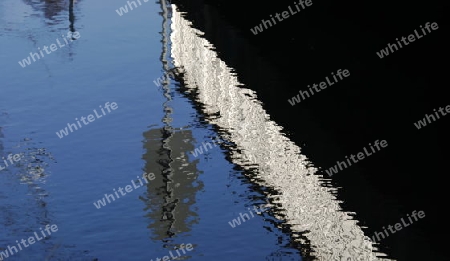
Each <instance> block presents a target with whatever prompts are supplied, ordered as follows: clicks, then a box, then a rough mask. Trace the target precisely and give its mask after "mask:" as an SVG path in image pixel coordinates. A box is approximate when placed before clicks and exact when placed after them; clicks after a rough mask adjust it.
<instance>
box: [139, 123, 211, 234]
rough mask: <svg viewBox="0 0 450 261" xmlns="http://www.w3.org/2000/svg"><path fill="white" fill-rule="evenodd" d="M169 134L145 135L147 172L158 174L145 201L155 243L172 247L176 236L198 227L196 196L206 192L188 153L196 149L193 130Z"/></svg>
mask: <svg viewBox="0 0 450 261" xmlns="http://www.w3.org/2000/svg"><path fill="white" fill-rule="evenodd" d="M167 134H169V133H168V132H167V130H165V129H164V128H160V129H151V130H149V131H146V132H145V133H144V137H145V140H144V148H145V150H146V153H145V154H144V155H143V158H144V160H145V162H146V164H145V168H144V171H145V172H146V173H150V172H151V173H155V176H156V178H155V180H153V181H152V182H150V183H149V184H147V193H146V194H145V198H141V199H142V200H143V201H144V202H145V204H146V210H148V212H147V214H146V215H147V216H148V217H149V218H150V220H151V221H152V223H151V224H149V226H148V227H149V228H150V229H151V230H152V235H153V236H152V239H153V240H162V241H163V242H165V243H169V242H170V241H171V240H170V238H172V237H175V236H176V235H177V234H180V233H185V232H189V231H190V230H191V227H192V225H193V224H196V223H198V215H197V213H196V212H195V211H194V210H193V207H192V206H193V204H194V203H195V198H196V193H197V192H198V191H200V190H202V189H203V183H202V182H200V181H198V175H199V171H198V170H197V167H196V162H189V161H188V154H187V153H188V152H189V151H191V150H193V149H194V146H193V144H192V140H193V137H192V133H191V131H190V130H177V131H174V132H172V133H170V134H169V135H167Z"/></svg>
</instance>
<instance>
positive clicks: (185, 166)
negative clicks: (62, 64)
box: [141, 1, 204, 248]
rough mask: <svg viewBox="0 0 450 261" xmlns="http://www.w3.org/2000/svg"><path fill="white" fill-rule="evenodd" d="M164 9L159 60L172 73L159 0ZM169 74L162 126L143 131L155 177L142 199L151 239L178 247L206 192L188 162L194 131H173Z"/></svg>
mask: <svg viewBox="0 0 450 261" xmlns="http://www.w3.org/2000/svg"><path fill="white" fill-rule="evenodd" d="M159 4H160V5H161V10H162V17H163V22H162V32H161V34H162V43H163V44H162V52H161V56H160V61H161V63H162V67H163V71H164V72H169V71H170V65H169V60H168V55H169V54H168V45H169V29H170V27H169V22H170V17H169V16H170V10H169V9H168V3H167V2H166V1H160V2H159ZM164 75H166V78H165V80H164V81H163V82H162V90H163V95H164V97H165V98H166V100H165V101H164V103H163V104H162V107H163V111H164V117H163V119H162V122H163V127H162V128H154V129H150V130H148V131H146V132H144V134H143V136H144V141H143V143H144V144H143V146H144V148H145V151H146V152H145V154H144V155H143V159H144V160H145V162H146V163H145V167H144V172H146V173H154V174H155V176H156V178H155V179H154V180H153V181H152V182H150V183H149V184H147V191H146V193H145V196H143V197H141V200H143V201H144V202H145V205H146V208H145V210H146V211H147V214H146V216H147V217H149V219H150V220H151V223H150V224H149V225H148V228H150V229H151V231H152V240H159V241H162V242H164V246H165V247H167V248H170V247H173V246H175V248H176V247H177V246H176V244H175V242H174V241H175V240H174V238H175V237H176V236H177V235H179V234H182V233H186V232H189V231H191V229H192V226H193V225H194V224H197V223H198V220H199V217H198V214H197V213H196V212H195V211H194V210H193V204H194V203H195V198H196V194H197V192H198V191H200V190H202V189H203V186H204V185H203V183H202V182H201V181H198V175H199V170H198V169H197V166H196V162H189V160H188V152H190V151H192V150H193V149H194V145H193V144H192V141H193V135H192V131H191V130H183V129H176V128H173V127H172V125H171V123H172V118H171V114H172V113H173V108H172V106H171V101H172V94H171V92H172V89H171V87H170V82H169V78H167V77H168V76H167V75H168V74H167V73H165V74H164Z"/></svg>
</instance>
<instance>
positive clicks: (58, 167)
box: [0, 0, 301, 260]
mask: <svg viewBox="0 0 450 261" xmlns="http://www.w3.org/2000/svg"><path fill="white" fill-rule="evenodd" d="M125 4H126V2H125V1H119V0H114V1H109V2H108V3H107V4H105V3H100V2H95V1H94V2H93V1H75V2H73V1H71V2H69V1H57V2H50V1H13V0H6V1H2V2H1V3H0V49H1V52H0V60H1V68H2V69H1V74H0V75H1V76H0V77H1V83H2V86H1V96H0V135H1V136H0V153H1V156H2V157H7V155H8V154H10V153H13V154H14V153H20V154H22V155H23V157H24V158H23V160H21V161H19V162H16V163H15V164H14V165H10V166H9V167H7V168H6V169H5V170H2V171H1V172H0V174H1V175H0V201H1V203H0V207H1V211H0V222H1V228H2V229H1V230H0V251H5V250H6V251H7V248H8V246H13V245H15V246H17V244H16V243H15V242H16V240H19V241H20V240H21V239H22V238H24V239H26V238H28V237H30V236H33V233H34V232H36V231H37V232H39V231H40V230H39V228H40V227H42V228H44V227H45V225H47V224H49V225H51V224H56V225H57V227H58V231H57V232H55V233H53V234H52V235H51V236H50V237H48V238H46V239H44V240H41V241H39V242H37V243H35V244H33V245H31V246H29V247H27V248H24V249H23V250H21V251H19V252H18V253H15V254H14V255H13V256H10V257H8V258H5V259H7V260H152V259H153V260H156V258H158V257H159V258H163V256H166V255H169V251H172V253H173V254H174V255H176V254H175V253H176V252H175V249H179V248H180V245H181V244H185V245H186V244H192V247H193V250H192V251H188V252H186V254H185V255H182V257H181V258H180V259H182V260H188V259H192V260H210V259H216V260H230V259H233V260H281V259H282V260H301V257H300V254H299V249H298V247H294V245H293V243H291V239H290V237H289V234H288V233H287V232H286V231H282V229H281V227H282V225H281V223H282V222H281V221H279V220H277V219H275V218H274V217H273V216H272V214H270V209H271V207H268V209H267V211H266V212H263V213H262V214H261V215H256V214H255V215H254V217H252V218H251V219H250V220H247V221H246V222H243V223H242V224H241V225H240V226H237V227H235V228H232V227H231V226H230V225H229V224H228V222H229V221H232V220H233V219H234V218H237V217H238V216H239V214H240V213H247V214H248V213H249V211H248V208H253V206H260V205H266V204H267V203H266V198H265V194H267V193H265V192H264V191H266V190H267V189H265V188H261V187H259V186H256V185H255V184H254V183H252V182H250V181H249V180H248V178H246V177H245V176H244V175H243V171H242V169H241V168H239V167H237V166H236V165H234V164H232V163H231V162H230V161H229V160H228V159H227V156H226V155H227V153H226V147H225V145H226V144H227V143H228V142H230V141H227V142H225V141H224V145H223V146H217V147H214V148H213V149H210V150H209V151H208V152H207V153H204V154H202V155H200V156H198V157H194V156H193V155H192V154H191V153H190V152H191V151H192V150H194V149H195V148H197V147H198V146H202V142H205V141H210V140H211V139H212V138H214V137H216V136H217V135H218V134H217V132H216V130H215V129H214V128H213V126H211V125H210V124H208V123H207V122H206V121H205V120H204V119H203V116H201V115H200V114H198V111H197V110H196V109H195V107H196V106H197V105H196V104H194V103H193V102H192V100H190V99H189V98H188V97H187V96H186V95H185V94H183V93H181V92H180V91H179V88H180V87H179V83H178V82H177V81H176V80H175V79H168V84H164V85H163V86H159V87H158V86H156V85H155V84H154V82H153V81H154V80H156V79H158V78H160V77H162V76H163V75H164V72H165V70H167V69H168V68H169V67H168V66H169V65H170V62H171V58H170V55H169V53H167V52H168V51H170V43H168V42H165V41H166V40H167V39H168V35H169V33H170V32H169V31H167V30H168V29H170V21H169V20H167V19H166V18H167V14H168V13H165V6H166V3H164V4H163V3H154V2H142V5H141V6H139V7H138V8H135V9H134V10H132V11H130V12H129V13H127V14H124V15H123V16H119V15H118V14H117V13H116V12H115V10H116V9H118V8H119V7H121V6H124V5H125ZM68 32H72V33H75V32H78V33H79V37H78V39H76V40H74V41H72V42H71V43H70V44H69V45H66V46H64V47H59V48H58V49H57V50H56V51H54V52H51V53H50V54H45V53H44V57H43V58H41V59H39V60H37V59H36V58H35V59H36V61H35V62H31V64H30V65H28V66H26V67H25V68H22V66H20V65H19V64H18V61H21V60H22V59H24V58H26V57H27V56H28V55H29V53H30V52H38V48H41V50H43V46H44V45H46V46H49V45H51V44H53V43H55V44H57V39H59V41H60V43H61V44H64V42H63V41H64V38H65V36H66V35H67V33H68ZM68 40H70V39H68ZM106 102H110V103H112V102H116V103H117V108H116V110H111V112H108V111H107V110H106V108H105V103H106ZM99 106H101V107H99ZM101 108H104V111H105V114H102V112H101ZM94 109H96V111H97V113H99V115H100V116H101V118H99V117H98V116H96V118H95V120H94V121H93V122H89V124H88V125H85V124H83V123H81V124H82V128H79V129H78V130H75V131H73V132H69V134H68V135H67V136H64V137H63V138H59V137H58V136H57V135H56V132H59V131H60V130H61V129H63V128H64V127H67V124H68V123H69V124H70V123H76V119H75V118H77V120H81V116H84V117H88V115H89V114H94V115H95V112H94ZM72 128H74V127H72ZM2 166H3V165H2ZM150 172H152V173H154V174H155V178H154V180H152V181H150V183H149V184H146V185H145V186H143V187H138V188H135V189H133V191H131V192H129V193H127V194H126V195H125V196H121V197H116V198H115V200H114V201H112V202H111V203H109V204H106V206H103V207H101V208H100V209H97V208H96V207H95V206H94V204H93V203H94V202H97V200H101V199H102V197H103V196H104V195H105V193H107V194H113V193H114V191H113V189H115V190H116V191H118V189H119V187H122V188H125V187H126V186H127V185H132V180H133V181H134V182H135V184H137V185H138V186H139V179H138V177H141V176H142V173H150ZM105 202H106V201H105ZM179 251H181V250H179Z"/></svg>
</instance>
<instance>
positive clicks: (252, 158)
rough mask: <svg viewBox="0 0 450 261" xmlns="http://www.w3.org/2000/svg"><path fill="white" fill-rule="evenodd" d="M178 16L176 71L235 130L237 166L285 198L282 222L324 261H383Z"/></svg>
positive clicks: (177, 14) (207, 108)
mask: <svg viewBox="0 0 450 261" xmlns="http://www.w3.org/2000/svg"><path fill="white" fill-rule="evenodd" d="M172 12H173V15H172V25H171V28H172V33H171V42H172V50H171V52H172V57H173V59H174V63H175V66H176V67H183V68H184V71H185V78H184V80H185V83H186V85H187V87H188V88H192V89H197V90H198V93H199V95H198V100H199V101H200V102H201V103H203V104H205V108H204V111H205V112H206V113H208V114H211V113H220V114H219V115H220V116H219V117H217V118H216V119H213V120H211V121H210V123H211V124H216V125H218V126H219V127H222V128H225V129H227V130H228V131H229V133H230V135H229V136H228V137H225V138H226V139H229V140H231V141H233V142H234V143H235V144H236V145H237V148H238V149H239V150H240V152H239V153H237V152H236V151H234V152H233V151H232V152H231V153H232V156H231V158H232V160H233V162H234V163H236V164H239V165H241V166H243V167H246V166H247V167H251V166H257V167H258V172H259V174H258V175H259V178H261V179H262V180H264V182H265V184H261V185H269V186H271V187H274V188H276V189H277V190H278V191H280V192H281V193H282V194H281V195H280V196H278V198H277V200H276V202H277V203H280V204H281V205H282V207H283V209H285V211H284V213H283V214H284V215H286V216H285V217H284V218H283V217H278V218H280V219H285V220H286V221H287V223H289V224H291V225H292V229H293V230H294V231H298V232H302V231H309V232H308V233H307V234H306V236H307V237H308V239H309V240H310V243H311V247H312V249H313V251H314V252H315V253H314V255H315V256H316V257H317V258H318V259H319V260H326V261H329V260H339V261H341V260H345V261H349V260H364V261H368V260H383V259H381V258H380V257H376V256H375V249H374V247H373V246H372V243H371V241H370V239H369V238H368V237H365V236H364V233H363V231H362V230H361V228H360V227H359V226H358V225H357V224H356V220H353V219H352V217H351V216H349V215H348V214H349V213H345V212H342V210H341V208H340V206H339V205H338V201H337V200H336V198H335V197H334V196H333V195H332V194H331V189H330V188H324V187H321V186H320V181H319V177H318V176H317V175H311V174H312V173H314V172H316V171H317V170H316V169H315V168H312V167H307V166H309V164H308V160H307V159H306V157H305V156H304V155H302V154H301V151H300V148H299V147H298V146H297V145H295V144H294V143H293V142H292V141H290V140H289V139H288V138H287V137H285V136H284V135H283V134H282V132H281V130H282V128H281V127H280V126H277V125H276V124H275V123H274V122H273V121H271V120H270V117H269V115H268V114H267V113H266V112H265V110H264V109H263V108H262V106H261V103H260V102H259V101H258V100H257V97H256V94H255V92H254V91H252V90H249V89H246V88H244V87H242V84H240V83H239V82H238V80H237V78H236V77H235V75H234V74H233V73H232V72H231V70H230V68H229V67H227V65H226V64H225V63H224V62H223V61H222V60H220V59H219V58H218V57H217V55H216V52H215V51H214V50H213V49H214V48H213V46H212V45H211V44H210V43H209V42H208V41H207V40H205V39H203V38H201V37H200V35H202V33H201V32H200V31H198V30H196V29H193V28H192V27H191V26H190V25H191V23H190V22H189V21H187V20H186V19H184V18H183V17H182V15H181V13H180V12H178V11H177V10H176V6H175V5H172ZM287 113H289V112H287ZM260 183H261V182H260ZM299 240H300V239H299ZM300 242H302V241H300ZM302 243H304V242H302ZM378 255H383V254H381V253H378Z"/></svg>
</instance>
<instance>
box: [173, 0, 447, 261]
mask: <svg viewBox="0 0 450 261" xmlns="http://www.w3.org/2000/svg"><path fill="white" fill-rule="evenodd" d="M176 2H177V4H179V5H180V7H181V9H182V10H183V11H185V12H187V17H188V19H189V20H191V21H193V24H194V27H196V28H199V30H201V31H204V32H205V35H204V37H205V38H206V39H208V40H209V41H210V42H211V43H213V44H214V45H215V46H216V47H217V52H218V53H219V56H220V57H221V59H223V60H224V61H225V62H226V63H227V64H229V65H230V66H232V67H233V68H236V70H237V71H238V78H239V80H240V81H241V82H243V83H244V84H245V85H246V87H247V88H250V89H252V90H255V91H256V92H257V93H258V99H259V100H261V101H262V102H263V106H264V109H265V110H266V111H267V112H268V113H269V114H270V115H271V118H272V119H274V120H275V121H276V122H277V123H279V124H280V125H281V126H283V128H284V132H286V133H288V134H289V138H290V139H291V140H293V141H294V142H295V143H296V144H297V145H298V146H300V147H301V148H302V152H303V153H305V155H306V156H308V158H309V159H310V160H311V162H312V163H313V164H314V165H315V166H316V167H318V168H320V170H321V173H322V174H324V175H326V174H325V172H324V170H325V169H328V168H329V167H331V166H333V165H334V164H336V161H337V160H341V161H342V160H343V159H344V158H345V156H348V155H350V154H356V153H357V152H359V151H362V148H363V147H364V146H367V145H368V144H369V143H370V142H371V143H373V141H375V140H377V139H385V140H387V141H388V144H389V146H388V148H387V149H386V150H385V151H384V152H380V153H377V154H376V155H373V156H370V158H367V159H366V160H364V161H361V162H360V163H358V164H357V165H353V166H352V167H351V168H347V169H345V170H343V171H341V172H339V173H338V174H336V175H335V176H333V178H332V180H331V182H330V183H332V184H333V185H334V186H336V187H339V188H340V189H339V193H338V199H341V200H343V203H342V204H341V205H342V207H343V209H344V210H346V211H351V212H355V217H356V219H357V220H359V221H360V225H361V226H362V227H363V230H364V233H365V235H367V236H369V237H371V236H373V235H374V233H375V232H379V231H381V230H382V227H383V226H387V225H389V224H391V225H393V224H395V223H397V222H399V220H400V219H401V218H402V217H406V215H407V214H410V213H411V212H412V211H414V210H423V211H425V213H426V218H425V219H423V220H420V222H417V223H415V224H414V225H413V226H411V227H408V229H406V228H405V229H403V230H402V231H401V232H397V233H395V234H391V235H390V236H389V237H387V238H386V239H384V240H381V242H379V244H380V248H381V249H382V250H383V252H384V253H387V254H388V255H389V256H390V257H391V258H393V259H396V260H447V259H448V253H447V251H446V242H447V240H446V239H445V235H447V233H448V229H447V227H448V226H447V225H446V224H447V218H446V217H445V215H443V208H445V206H446V199H447V198H448V196H447V195H446V191H447V189H448V188H447V187H448V183H447V182H446V179H445V176H446V174H445V173H447V169H448V164H447V161H448V160H447V159H448V147H449V144H450V143H449V139H448V137H449V136H448V133H449V131H448V127H446V126H447V125H448V119H447V118H446V117H441V119H440V120H438V121H436V122H433V123H431V124H429V126H427V127H426V128H423V129H421V130H417V129H416V127H415V126H414V125H413V123H414V122H417V121H418V120H420V119H422V118H423V117H424V115H425V113H427V114H430V113H432V111H433V109H435V108H439V107H445V106H446V105H448V104H449V102H448V94H446V93H447V90H446V89H445V88H443V87H439V86H443V85H442V84H443V83H444V82H446V81H447V80H446V72H445V69H444V67H442V66H441V65H440V64H444V63H446V61H447V60H448V52H447V51H446V45H447V44H448V41H446V37H444V36H445V34H446V32H447V31H446V30H447V29H446V27H445V26H444V22H443V19H444V17H445V14H444V12H443V10H444V9H445V8H444V6H445V3H444V2H443V1H430V2H427V3H426V4H424V5H416V4H412V3H407V2H404V1H399V2H395V3H389V5H388V6H386V5H384V4H382V3H380V2H373V1H369V2H360V1H345V2H336V1H320V2H314V1H313V2H314V4H313V6H312V7H308V8H311V9H309V10H305V11H304V12H303V11H302V12H303V13H302V14H296V15H295V16H292V17H290V18H289V19H287V20H286V21H282V22H281V23H279V24H277V25H276V26H273V27H270V28H269V29H267V30H264V31H263V32H262V33H260V34H258V35H256V36H255V35H253V34H252V33H251V31H250V28H253V27H254V26H256V25H258V24H259V23H260V22H261V19H268V17H269V15H271V14H275V12H277V11H279V12H281V11H283V10H286V8H287V6H289V5H292V1H278V2H276V3H273V2H270V3H269V2H268V3H259V4H257V5H256V4H255V5H253V6H249V7H241V8H236V6H237V5H239V2H237V1H207V0H206V1H200V0H199V1H197V0H192V1H176ZM426 22H437V23H438V24H439V25H442V26H441V27H440V28H439V29H438V30H437V31H433V32H432V33H430V34H429V35H427V36H426V37H424V38H423V39H420V40H417V41H416V42H414V43H411V44H410V45H409V46H407V47H405V48H403V49H400V50H399V51H398V52H395V53H393V54H391V55H390V56H389V57H388V58H385V59H383V60H380V59H379V57H377V55H376V52H377V51H379V50H380V49H382V48H384V47H385V46H386V45H387V43H392V42H393V39H395V38H396V37H400V36H402V35H407V34H408V33H410V32H412V31H413V30H414V29H416V28H419V26H420V25H424V24H425V23H426ZM218 28H219V29H218ZM441 29H443V30H441ZM440 30H441V31H440ZM337 69H349V70H350V72H351V76H350V77H349V78H348V79H346V80H345V81H347V80H348V81H347V82H344V81H342V82H341V83H339V84H337V85H335V86H332V87H330V88H328V89H327V90H325V91H322V92H320V93H318V94H315V96H313V97H311V98H309V99H307V100H305V101H302V102H301V104H297V105H295V106H291V105H290V104H289V103H288V102H287V99H288V98H291V97H292V96H294V95H296V94H298V91H299V90H301V89H302V90H304V89H306V86H307V85H308V84H311V83H314V82H316V83H317V82H319V81H320V79H323V78H324V77H325V76H327V75H329V74H330V73H331V72H334V71H336V70H337ZM334 87H335V88H334Z"/></svg>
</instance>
